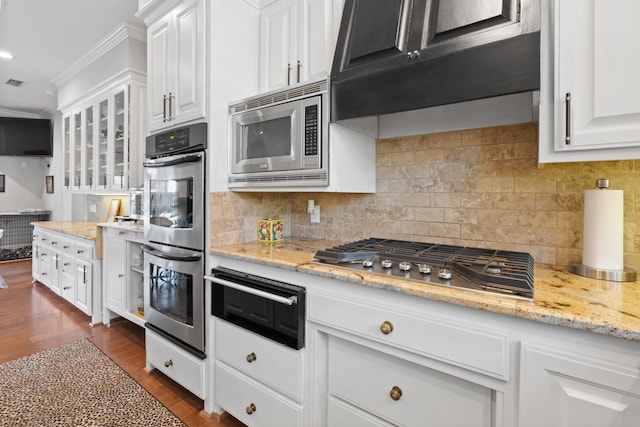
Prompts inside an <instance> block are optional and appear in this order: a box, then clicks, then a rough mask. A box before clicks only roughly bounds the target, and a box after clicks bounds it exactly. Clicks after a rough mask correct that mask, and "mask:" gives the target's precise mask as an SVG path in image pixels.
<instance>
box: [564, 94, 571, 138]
mask: <svg viewBox="0 0 640 427" xmlns="http://www.w3.org/2000/svg"><path fill="white" fill-rule="evenodd" d="M564 100H565V115H566V117H565V120H566V124H565V126H566V129H565V136H564V143H565V145H570V144H571V92H567V94H566V95H565V96H564Z"/></svg>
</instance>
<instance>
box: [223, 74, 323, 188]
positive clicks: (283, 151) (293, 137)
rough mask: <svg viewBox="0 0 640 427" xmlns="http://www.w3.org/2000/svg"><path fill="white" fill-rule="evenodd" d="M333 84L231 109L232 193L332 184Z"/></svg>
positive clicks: (283, 93)
mask: <svg viewBox="0 0 640 427" xmlns="http://www.w3.org/2000/svg"><path fill="white" fill-rule="evenodd" d="M327 104H328V102H327V81H326V80H322V81H319V82H314V83H309V84H303V85H300V86H296V87H289V88H287V89H285V90H281V91H274V92H270V93H268V94H263V95H260V96H259V97H253V98H248V99H245V100H243V101H239V102H236V103H233V104H231V105H230V106H229V125H230V129H229V135H230V147H229V154H230V155H229V163H230V164H229V174H228V186H229V188H242V187H253V188H254V187H272V186H279V185H281V184H283V183H286V185H288V186H321V185H327V184H328V171H327V169H328V168H327V166H328V165H327V161H328V159H327V143H328V135H327V133H328V129H327V124H328V116H329V114H328V105H327Z"/></svg>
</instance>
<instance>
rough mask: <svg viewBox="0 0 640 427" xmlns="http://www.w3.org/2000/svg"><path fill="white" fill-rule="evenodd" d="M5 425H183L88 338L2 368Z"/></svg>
mask: <svg viewBox="0 0 640 427" xmlns="http://www.w3.org/2000/svg"><path fill="white" fill-rule="evenodd" d="M0 426H12V427H14V426H38V427H40V426H43V427H55V426H74V427H76V426H105V427H106V426H109V427H120V426H144V427H148V426H162V427H165V426H179V427H184V426H185V424H183V423H182V421H180V420H179V419H178V418H177V417H176V416H175V415H173V413H172V412H171V411H169V410H168V409H167V408H166V407H164V406H163V405H162V404H161V403H160V402H158V401H157V400H156V399H155V398H154V397H153V396H151V395H150V394H149V393H148V392H147V391H146V390H145V389H144V388H142V387H141V386H140V385H139V384H138V383H136V382H135V381H134V380H133V379H132V378H131V377H130V376H129V375H128V374H127V373H126V372H124V371H123V370H122V369H121V368H120V367H119V366H118V365H116V364H115V363H114V362H113V361H112V360H111V359H109V358H108V357H107V356H106V355H105V354H104V353H102V351H100V349H98V348H97V347H96V346H95V345H93V344H92V343H91V342H90V341H88V340H86V339H85V340H80V341H76V342H73V343H70V344H65V345H63V346H60V347H56V348H52V349H49V350H45V351H42V352H40V353H36V354H32V355H31V356H27V357H23V358H21V359H17V360H12V361H10V362H7V363H3V364H1V365H0Z"/></svg>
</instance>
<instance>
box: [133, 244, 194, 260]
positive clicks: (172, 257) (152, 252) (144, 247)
mask: <svg viewBox="0 0 640 427" xmlns="http://www.w3.org/2000/svg"><path fill="white" fill-rule="evenodd" d="M141 249H142V251H143V252H146V253H148V254H150V255H153V256H157V257H158V258H162V259H166V260H169V261H180V262H195V261H200V259H201V258H202V255H200V254H193V255H188V256H176V255H169V254H167V253H164V252H161V251H158V250H156V249H153V248H152V247H150V246H147V245H142V247H141Z"/></svg>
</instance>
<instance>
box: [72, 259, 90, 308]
mask: <svg viewBox="0 0 640 427" xmlns="http://www.w3.org/2000/svg"><path fill="white" fill-rule="evenodd" d="M75 267H76V268H75V272H76V277H75V284H76V292H75V301H74V304H75V305H76V307H78V308H79V309H80V310H82V311H84V312H86V311H87V310H89V306H90V305H91V301H92V300H93V298H92V293H93V271H92V270H93V264H91V263H90V262H88V261H85V260H78V261H77V262H76V263H75Z"/></svg>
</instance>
